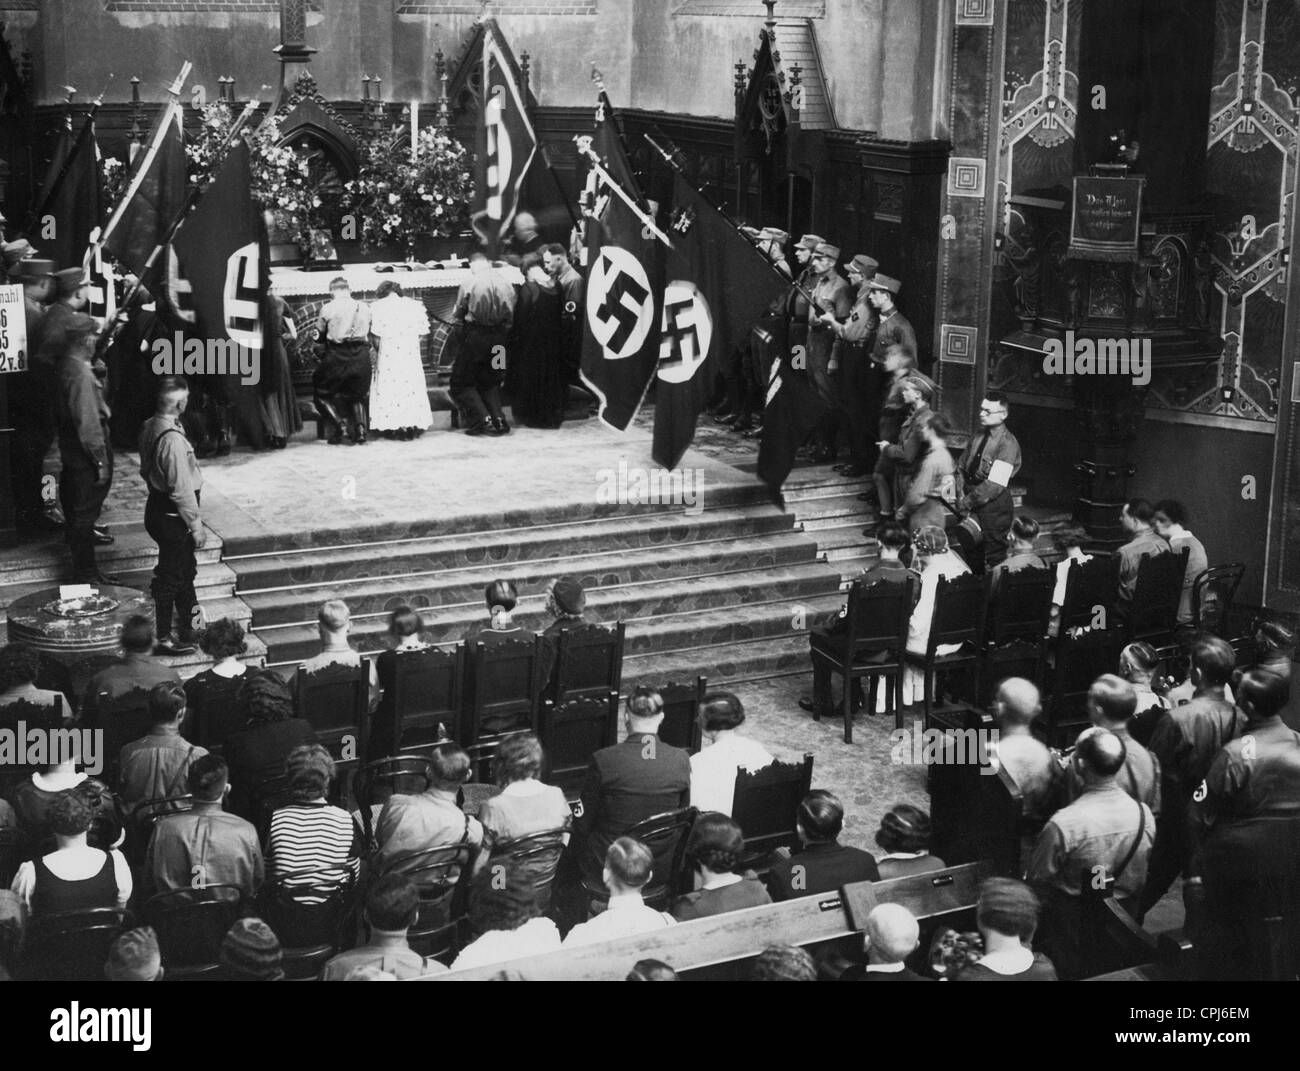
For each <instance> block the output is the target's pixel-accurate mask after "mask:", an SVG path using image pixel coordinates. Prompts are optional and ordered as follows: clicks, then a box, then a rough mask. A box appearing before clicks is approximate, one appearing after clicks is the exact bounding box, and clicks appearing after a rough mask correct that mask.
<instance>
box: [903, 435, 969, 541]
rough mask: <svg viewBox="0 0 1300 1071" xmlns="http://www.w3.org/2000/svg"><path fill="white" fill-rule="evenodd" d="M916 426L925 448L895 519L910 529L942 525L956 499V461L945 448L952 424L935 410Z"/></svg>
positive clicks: (950, 514) (939, 526)
mask: <svg viewBox="0 0 1300 1071" xmlns="http://www.w3.org/2000/svg"><path fill="white" fill-rule="evenodd" d="M917 427H918V428H919V429H920V433H921V438H922V440H923V442H924V443H925V451H924V453H922V454H921V457H920V458H919V460H918V461H917V463H916V475H915V476H913V477H912V479H911V480H909V481H908V484H907V492H906V494H905V495H904V496H903V504H902V506H901V507H900V508H899V509H898V512H897V517H898V519H899V520H900V521H902V522H903V523H905V524H906V525H907V527H908V528H909V529H911V530H912V531H913V532H916V531H918V530H920V529H922V528H925V527H928V526H930V525H934V526H936V527H938V528H940V529H942V528H943V526H944V524H945V523H946V521H947V519H948V518H949V517H951V516H952V515H953V513H952V510H951V509H949V508H948V507H949V506H951V505H952V504H953V503H954V502H955V501H956V500H957V475H956V474H957V465H956V462H954V461H953V459H952V454H950V453H949V452H948V437H949V436H950V435H951V434H952V425H951V424H949V423H948V421H947V420H946V419H945V418H944V417H943V415H942V414H940V413H934V414H932V415H931V416H930V417H929V419H928V420H922V421H920V422H919V423H918V425H917ZM945 503H946V505H945Z"/></svg>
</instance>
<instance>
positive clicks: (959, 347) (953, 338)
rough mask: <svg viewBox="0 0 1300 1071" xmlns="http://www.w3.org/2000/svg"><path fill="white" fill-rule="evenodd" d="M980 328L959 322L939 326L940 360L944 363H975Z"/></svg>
mask: <svg viewBox="0 0 1300 1071" xmlns="http://www.w3.org/2000/svg"><path fill="white" fill-rule="evenodd" d="M978 341H979V328H977V327H963V326H961V325H959V324H941V325H940V326H939V360H940V361H942V362H943V363H944V364H968V365H972V366H973V365H974V364H975V349H976V343H977V342H978Z"/></svg>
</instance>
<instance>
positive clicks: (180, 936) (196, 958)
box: [142, 884, 244, 971]
mask: <svg viewBox="0 0 1300 1071" xmlns="http://www.w3.org/2000/svg"><path fill="white" fill-rule="evenodd" d="M243 904H244V891H243V889H241V888H239V886H237V885H221V884H218V885H205V886H200V887H197V888H191V889H171V890H169V891H167V892H160V893H158V894H157V895H156V896H152V897H150V898H149V899H148V900H147V901H146V902H145V905H144V909H143V912H142V914H143V916H144V921H145V922H146V923H147V924H148V925H150V926H152V927H153V928H154V931H155V932H156V933H157V935H158V948H159V951H160V952H161V953H162V962H163V966H164V967H165V968H166V969H167V970H168V971H170V970H171V969H172V968H173V967H196V966H201V965H204V964H211V963H216V962H217V961H218V959H219V958H220V954H221V942H222V940H224V939H225V936H226V933H227V932H228V931H229V930H230V927H231V926H233V925H234V923H235V921H236V920H237V919H238V918H239V916H240V912H241V911H242V909H243Z"/></svg>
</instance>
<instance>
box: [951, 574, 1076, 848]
mask: <svg viewBox="0 0 1300 1071" xmlns="http://www.w3.org/2000/svg"><path fill="white" fill-rule="evenodd" d="M1055 588H1056V572H1055V570H1052V569H1021V570H1020V571H1019V572H1014V573H1003V574H1002V575H1001V576H1000V577H999V578H998V584H997V592H996V594H991V596H990V600H989V605H988V610H987V611H986V614H985V623H984V642H983V643H982V644H981V645H980V662H979V671H978V674H977V679H978V682H979V683H978V688H977V690H976V693H975V701H976V703H977V704H980V705H984V704H986V703H987V702H988V701H989V700H990V698H991V694H990V693H991V692H992V690H993V688H994V687H996V685H997V683H998V681H999V680H1001V679H1003V678H1005V677H1025V678H1027V679H1028V680H1041V679H1042V676H1043V660H1044V657H1045V656H1046V652H1047V629H1048V626H1049V625H1050V623H1051V620H1052V593H1053V591H1054V590H1055ZM944 858H947V857H946V856H945V857H944Z"/></svg>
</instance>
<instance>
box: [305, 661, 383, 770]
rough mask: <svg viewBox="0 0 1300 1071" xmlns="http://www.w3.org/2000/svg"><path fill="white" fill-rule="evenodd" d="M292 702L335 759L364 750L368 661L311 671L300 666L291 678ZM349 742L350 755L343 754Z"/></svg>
mask: <svg viewBox="0 0 1300 1071" xmlns="http://www.w3.org/2000/svg"><path fill="white" fill-rule="evenodd" d="M294 680H295V686H294V692H295V694H294V703H295V707H296V709H297V711H298V717H300V718H305V719H306V720H307V721H308V722H310V723H311V727H312V728H313V729H315V730H316V741H317V743H319V744H320V745H321V746H322V747H324V748H327V749H328V750H329V752H330V754H331V755H333V756H334V760H335V762H347V763H349V764H350V763H352V762H353V761H354V756H357V755H361V754H364V747H365V741H364V738H363V736H362V734H363V732H364V727H365V724H366V711H367V709H368V708H369V706H370V664H369V662H368V661H367V660H366V659H364V658H363V659H362V660H361V664H360V665H359V666H344V665H330V666H325V667H324V668H322V669H319V670H316V671H315V672H313V673H308V672H306V671H304V670H303V669H301V668H300V669H299V670H298V673H297V676H296V677H295V678H294ZM349 741H350V742H351V745H352V747H351V748H350V751H351V755H347V754H344V748H345V745H346V744H347V743H348V742H349Z"/></svg>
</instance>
